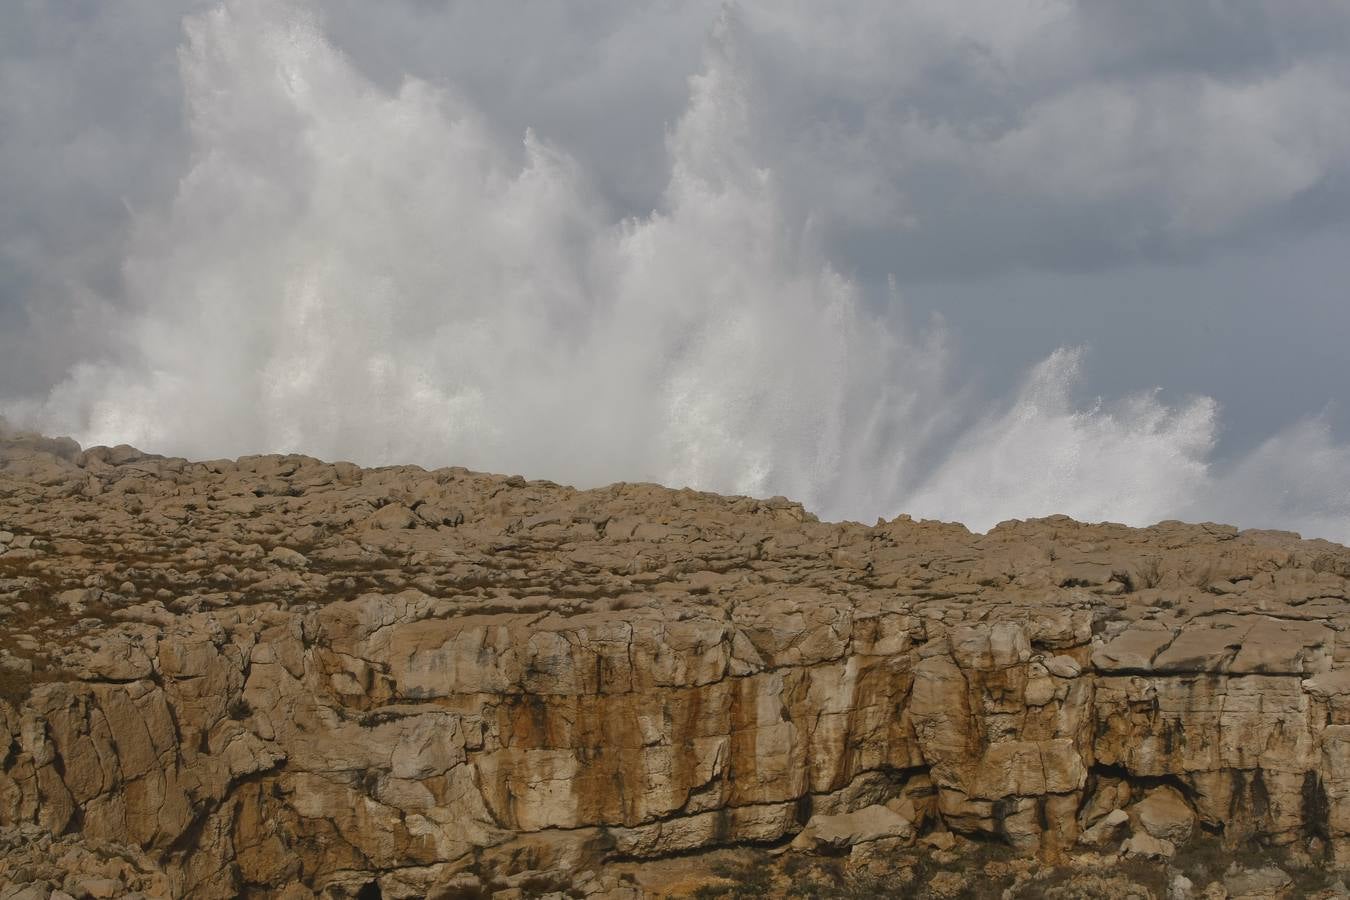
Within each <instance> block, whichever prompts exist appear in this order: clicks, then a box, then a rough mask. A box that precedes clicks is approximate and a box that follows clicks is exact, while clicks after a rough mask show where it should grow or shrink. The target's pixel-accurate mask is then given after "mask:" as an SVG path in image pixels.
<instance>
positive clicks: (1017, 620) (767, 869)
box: [0, 434, 1350, 900]
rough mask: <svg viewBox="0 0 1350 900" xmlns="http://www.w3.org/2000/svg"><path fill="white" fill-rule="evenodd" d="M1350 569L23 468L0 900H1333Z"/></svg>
mask: <svg viewBox="0 0 1350 900" xmlns="http://www.w3.org/2000/svg"><path fill="white" fill-rule="evenodd" d="M1347 623H1350V550H1347V549H1346V548H1345V547H1341V546H1339V545H1336V544H1332V543H1329V542H1326V541H1308V540H1301V539H1299V537H1298V536H1297V535H1293V534H1289V533H1284V532H1259V531H1245V532H1239V531H1238V530H1236V529H1234V528H1231V527H1228V526H1223V525H1213V524H1183V523H1179V522H1164V523H1161V524H1158V525H1155V526H1153V527H1150V528H1142V529H1138V528H1128V527H1125V526H1121V525H1111V524H1104V525H1085V524H1080V523H1077V522H1074V521H1071V520H1069V519H1067V518H1063V517H1052V518H1048V519H1039V520H1033V521H1026V522H1021V521H1014V522H1008V523H1004V524H1002V525H1000V526H998V527H997V528H995V529H993V530H992V531H990V532H989V533H988V534H986V535H980V534H972V533H971V532H969V531H967V530H966V529H965V528H963V527H961V526H960V525H953V524H945V523H938V522H917V521H912V520H911V519H909V518H908V517H905V516H901V517H900V518H898V519H896V520H893V521H889V522H884V521H880V522H877V523H876V524H875V525H873V526H864V525H860V524H856V523H824V522H819V521H817V520H816V518H815V517H814V516H812V515H811V514H810V513H809V512H807V511H806V510H804V509H803V508H802V507H801V506H800V505H799V504H796V503H793V502H791V501H788V500H785V499H783V498H772V499H767V500H764V499H754V498H747V497H724V496H719V495H716V494H708V493H699V492H694V491H688V490H670V489H666V488H662V487H658V486H655V485H649V484H616V485H612V486H609V487H606V488H600V489H596V490H589V491H579V490H575V489H572V488H569V487H564V486H561V485H557V484H553V483H551V482H541V481H526V480H525V479H523V478H520V477H518V476H517V477H502V476H495V475H486V474H481V473H475V472H470V471H467V470H465V469H459V468H453V469H439V470H435V471H426V470H423V469H420V468H417V467H408V466H404V467H392V468H380V469H362V468H359V467H357V466H355V465H352V464H349V463H325V462H321V461H319V460H315V459H310V458H307V457H303V456H260V457H248V458H243V459H239V460H217V461H210V462H189V461H186V460H182V459H167V458H162V457H158V456H153V455H149V454H145V453H141V452H140V451H137V450H135V449H133V448H130V447H115V448H106V447H95V448H91V449H88V450H84V449H81V448H80V447H79V446H77V445H76V444H74V443H73V442H71V441H69V440H62V439H49V438H43V437H37V436H33V435H15V434H9V435H0V900H17V898H24V900H29V898H42V900H49V898H56V900H61V898H64V897H68V896H69V897H101V896H119V897H120V896H144V897H234V896H256V897H275V898H296V900H298V898H304V897H314V896H321V897H331V898H341V897H442V898H457V897H458V898H470V897H496V898H499V900H511V898H523V897H555V898H561V897H599V898H613V900H618V898H638V897H644V896H652V897H658V896H698V897H722V896H725V897H749V896H799V897H822V898H824V897H873V896H896V897H910V896H913V897H934V898H936V897H986V896H987V897H999V898H1017V897H1042V896H1043V897H1064V898H1069V897H1116V896H1119V897H1122V898H1125V897H1138V898H1141V900H1142V898H1145V897H1153V898H1160V900H1161V898H1168V900H1173V898H1180V897H1197V898H1199V897H1216V898H1217V897H1234V898H1236V897H1305V896H1316V897H1339V896H1350V894H1348V893H1347V892H1346V890H1345V887H1344V884H1343V883H1342V882H1341V880H1340V876H1339V872H1340V868H1341V867H1342V866H1346V865H1350V639H1342V638H1341V637H1340V635H1341V634H1342V633H1343V632H1344V630H1345V626H1346V624H1347Z"/></svg>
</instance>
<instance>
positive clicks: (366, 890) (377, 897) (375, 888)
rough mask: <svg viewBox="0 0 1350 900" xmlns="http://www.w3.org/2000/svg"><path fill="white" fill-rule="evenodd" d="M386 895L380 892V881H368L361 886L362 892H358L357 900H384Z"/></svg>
mask: <svg viewBox="0 0 1350 900" xmlns="http://www.w3.org/2000/svg"><path fill="white" fill-rule="evenodd" d="M383 898H384V894H383V893H382V892H381V891H380V883H379V882H378V881H367V882H366V883H365V884H363V885H362V886H361V890H359V891H357V892H356V900H383Z"/></svg>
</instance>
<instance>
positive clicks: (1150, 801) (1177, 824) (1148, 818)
mask: <svg viewBox="0 0 1350 900" xmlns="http://www.w3.org/2000/svg"><path fill="white" fill-rule="evenodd" d="M1130 812H1131V814H1132V818H1133V819H1134V820H1135V821H1137V822H1138V823H1139V826H1140V827H1141V828H1143V829H1144V831H1146V832H1147V833H1149V834H1151V835H1152V836H1153V837H1155V838H1163V839H1165V840H1169V841H1171V842H1172V843H1173V844H1184V843H1186V841H1188V840H1189V839H1190V837H1191V831H1192V830H1193V829H1194V828H1195V812H1194V811H1193V810H1192V809H1191V807H1190V804H1189V803H1187V802H1186V798H1185V797H1183V796H1182V795H1181V792H1180V791H1178V790H1177V789H1176V788H1174V787H1171V786H1169V785H1162V786H1160V787H1156V788H1153V789H1151V790H1149V791H1148V793H1146V794H1145V795H1144V799H1142V800H1140V801H1139V802H1138V803H1136V804H1135V805H1134V806H1133V807H1131V809H1130Z"/></svg>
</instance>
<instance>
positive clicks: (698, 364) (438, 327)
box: [7, 0, 1350, 537]
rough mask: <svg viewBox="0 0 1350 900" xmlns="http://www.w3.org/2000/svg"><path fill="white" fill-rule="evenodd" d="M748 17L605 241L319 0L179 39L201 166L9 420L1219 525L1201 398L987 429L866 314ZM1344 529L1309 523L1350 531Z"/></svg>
mask: <svg viewBox="0 0 1350 900" xmlns="http://www.w3.org/2000/svg"><path fill="white" fill-rule="evenodd" d="M737 29H738V25H737V21H736V19H735V16H734V15H733V14H732V13H729V12H728V13H724V14H723V16H722V18H721V19H720V20H719V22H718V24H717V26H716V27H715V29H714V31H713V34H712V36H711V38H710V40H709V44H708V50H707V52H706V55H705V59H704V65H703V68H702V71H701V72H700V73H699V74H697V75H696V76H694V77H693V78H691V79H690V85H689V87H690V91H689V102H688V106H687V108H686V110H685V112H684V114H683V115H682V117H681V118H680V119H679V120H678V122H676V123H675V124H674V125H673V127H672V128H671V130H670V133H669V135H668V139H667V152H668V159H667V160H666V161H665V162H666V164H667V165H668V167H669V173H670V174H669V181H668V184H667V186H666V189H665V192H664V196H663V198H662V202H661V204H660V206H659V208H658V209H657V210H656V211H654V212H652V213H651V214H650V215H648V216H645V217H642V218H637V219H628V220H623V221H619V222H615V221H613V219H612V217H610V216H609V215H607V211H606V210H605V208H604V206H603V204H602V203H601V202H600V201H599V200H598V199H597V197H596V194H595V193H594V192H593V191H592V190H591V189H590V187H589V185H588V183H587V179H586V173H584V172H582V171H581V170H580V169H579V167H578V165H577V164H576V163H575V162H574V161H573V160H572V158H571V157H570V156H569V155H568V154H567V153H566V152H564V151H563V150H562V149H560V148H558V147H555V146H553V145H552V144H550V143H549V142H548V141H547V140H546V139H544V138H543V137H541V136H538V135H536V134H533V133H526V134H525V135H524V139H523V141H516V140H510V139H505V138H503V136H502V135H500V134H499V133H498V132H497V131H496V130H495V129H494V128H493V127H492V125H491V124H490V123H489V122H488V121H487V120H486V119H485V118H484V116H483V115H481V114H480V112H479V111H477V110H475V109H474V108H473V107H472V105H471V104H469V103H468V102H467V101H466V100H464V99H463V98H462V97H460V96H458V95H457V94H456V93H455V92H454V91H453V90H450V89H441V88H434V87H432V86H431V85H429V84H427V83H425V82H423V81H420V80H418V79H415V78H406V79H405V80H404V81H403V82H402V83H401V84H400V85H399V86H398V87H397V88H396V89H393V90H386V89H383V88H381V87H379V86H378V85H376V84H375V83H373V82H372V81H370V80H369V79H368V78H366V77H365V76H364V75H363V74H362V73H361V72H360V71H358V70H357V69H356V68H355V67H354V66H353V65H352V64H351V63H350V61H349V60H347V59H346V58H345V57H344V56H343V54H342V53H340V52H339V51H338V50H336V49H335V48H334V47H333V46H332V45H331V44H330V43H329V42H328V41H327V40H326V38H325V37H324V34H323V31H322V28H321V23H320V21H319V19H318V17H317V16H316V15H315V14H314V12H313V10H312V9H311V8H310V7H308V6H306V5H297V4H291V3H270V2H269V3H263V2H257V0H238V2H226V3H223V4H221V5H220V6H218V7H216V8H214V9H212V10H210V11H208V12H206V13H203V14H200V15H196V16H192V17H189V18H188V19H187V20H186V27H185V43H184V45H183V47H182V50H181V53H180V69H181V74H182V80H183V88H184V98H185V107H186V110H187V119H188V127H189V131H190V136H191V142H192V153H191V161H190V165H189V168H188V170H187V171H186V173H185V174H184V175H183V177H182V179H181V181H180V184H179V188H178V192H177V195H176V197H175V198H174V200H173V203H172V204H171V206H170V207H169V208H167V209H164V210H158V211H154V212H152V213H149V214H145V215H143V216H142V218H141V219H140V220H139V221H138V223H137V229H136V238H135V241H134V246H133V248H132V250H131V252H130V255H129V257H128V259H127V262H126V265H125V277H126V283H127V287H128V293H129V294H130V295H131V296H133V297H134V298H135V299H136V303H137V306H136V309H135V312H134V314H133V315H132V316H131V317H130V319H129V321H128V324H127V326H126V327H125V329H124V330H123V331H122V332H121V333H119V334H116V335H114V336H112V341H113V344H112V346H111V347H110V352H109V354H108V358H107V359H105V360H102V361H90V362H88V363H85V364H83V365H81V366H79V367H77V368H76V369H75V370H74V371H73V372H72V373H71V375H70V377H69V378H68V379H67V380H66V381H65V382H64V383H63V384H61V385H60V386H58V387H57V388H56V389H55V390H54V391H53V392H52V393H51V394H50V396H48V397H46V398H41V399H39V400H30V401H28V402H24V403H11V404H9V405H8V406H7V410H8V412H9V413H10V414H11V415H13V416H15V417H16V418H21V419H23V420H24V421H26V422H31V423H34V424H37V425H38V426H40V427H42V428H44V429H45V430H47V431H61V432H67V433H72V434H75V435H76V436H77V437H78V438H79V439H80V440H81V441H83V442H103V443H116V442H123V441H125V442H130V443H135V444H138V445H141V446H144V447H147V448H150V449H154V450H157V451H160V452H171V453H179V454H185V455H191V456H198V457H216V456H221V455H223V454H237V453H246V452H259V451H291V450H298V451H303V452H307V453H311V454H315V455H319V456H323V457H328V458H350V459H354V460H356V461H358V462H362V463H366V464H378V463H393V462H418V463H422V464H426V465H430V466H435V465H447V464H458V465H466V466H470V467H474V468H479V469H486V470H491V471H499V472H519V473H526V474H528V475H530V476H533V477H548V478H553V479H557V480H563V481H570V482H574V483H578V484H582V485H594V484H601V483H605V482H609V481H614V480H620V479H623V480H653V481H659V482H663V483H667V484H673V485H691V486H695V487H699V488H704V489H711V490H718V491H724V492H738V493H752V494H759V495H767V494H779V493H781V494H787V495H790V496H793V497H795V498H797V499H800V500H803V501H804V502H805V503H806V504H807V505H808V506H809V507H810V508H812V509H814V510H815V511H817V512H819V513H821V514H822V515H825V516H828V517H832V518H837V517H849V518H857V519H862V520H870V519H872V518H874V517H876V516H878V515H881V516H892V515H894V514H896V513H898V512H901V511H908V512H912V513H914V514H917V515H931V516H943V517H947V518H955V519H960V520H963V521H965V522H967V523H968V524H970V525H971V526H972V527H976V528H987V527H988V526H990V525H992V524H993V523H994V522H996V521H998V520H999V519H1001V518H1006V517H1010V516H1029V515H1041V514H1049V513H1055V512H1064V513H1069V514H1072V515H1075V516H1078V517H1081V518H1087V519H1101V518H1115V519H1123V520H1125V521H1130V522H1133V523H1144V522H1148V521H1152V520H1155V519H1157V518H1162V517H1164V516H1166V515H1172V514H1183V513H1195V512H1196V511H1199V510H1204V509H1206V508H1207V507H1206V504H1207V503H1208V502H1209V499H1211V498H1212V497H1213V496H1214V490H1215V484H1216V482H1215V480H1214V478H1213V476H1212V475H1211V473H1210V466H1209V463H1208V455H1209V453H1210V450H1211V448H1212V446H1213V444H1214V437H1215V428H1216V424H1215V417H1216V409H1215V405H1214V404H1213V402H1212V401H1209V400H1206V399H1203V398H1202V399H1198V400H1194V401H1190V402H1188V403H1186V404H1184V405H1182V406H1180V407H1176V408H1172V407H1168V406H1167V405H1165V404H1163V403H1162V402H1161V401H1160V400H1159V398H1158V397H1157V396H1156V395H1153V394H1145V395H1141V396H1138V397H1134V398H1130V399H1128V400H1126V401H1124V402H1121V403H1117V404H1102V403H1097V404H1093V405H1091V406H1089V407H1087V408H1086V409H1077V408H1076V407H1075V406H1074V404H1073V403H1072V401H1071V389H1072V387H1073V385H1074V383H1075V381H1076V379H1077V372H1078V366H1079V358H1080V354H1079V352H1078V351H1070V350H1065V351H1060V352H1059V353H1057V354H1055V355H1054V356H1052V357H1051V358H1050V359H1048V360H1047V361H1046V362H1045V363H1043V364H1042V365H1041V366H1040V367H1038V368H1037V369H1036V370H1035V371H1033V372H1032V373H1031V374H1030V375H1029V376H1028V379H1027V383H1026V385H1025V387H1024V389H1023V390H1022V391H1021V392H1020V393H1019V394H1017V395H1016V396H1014V397H1013V398H1012V399H1011V401H1010V402H1009V403H1008V405H1007V406H1006V407H1003V408H1000V409H995V410H992V411H989V410H984V411H982V410H981V409H979V408H976V407H974V406H973V405H972V402H971V400H970V396H969V394H968V393H967V392H965V391H963V390H961V380H960V379H959V378H958V373H957V372H956V371H954V370H955V366H954V365H953V364H952V361H951V360H950V358H949V354H948V352H947V350H946V336H945V335H944V334H943V332H942V329H941V328H940V327H938V326H937V325H933V326H930V327H929V328H927V329H923V330H920V331H915V330H914V329H913V328H911V327H908V326H907V325H906V323H905V321H904V319H903V317H902V315H901V313H900V312H899V304H898V303H893V304H892V305H891V307H890V310H889V311H888V312H886V313H878V312H876V311H874V310H871V309H868V308H867V307H866V306H865V304H864V303H863V302H862V299H861V295H860V291H859V288H858V286H857V285H856V284H855V283H854V282H853V281H852V280H851V279H850V278H848V277H846V276H845V275H843V274H841V273H840V272H838V271H836V270H835V269H834V268H833V267H832V266H831V265H830V264H829V261H828V259H827V258H826V256H825V254H824V253H823V252H822V250H821V247H820V245H819V242H818V241H817V240H816V239H815V237H814V235H813V232H812V229H811V227H810V220H809V217H806V218H804V217H803V216H801V215H799V214H798V215H794V214H793V213H792V212H791V211H790V207H791V204H788V203H786V202H784V199H783V193H782V189H783V185H781V184H780V183H779V182H778V180H777V176H776V175H775V173H774V171H773V170H772V169H770V168H768V167H766V166H765V165H763V163H762V162H761V161H760V160H759V159H757V158H756V155H755V153H754V152H753V150H752V146H753V143H754V142H753V140H752V137H753V125H752V115H751V113H752V108H751V96H752V89H753V84H752V78H753V71H752V67H750V66H748V65H746V64H745V62H744V61H743V60H741V59H740V58H739V56H738V34H737ZM1291 440H1306V436H1304V437H1299V436H1298V435H1295V436H1293V437H1292V438H1291ZM1337 452H1341V451H1340V450H1339V449H1338V448H1335V447H1334V446H1333V447H1331V448H1329V450H1328V453H1329V454H1331V455H1332V456H1334V455H1335V453H1337ZM1324 455H1326V454H1324ZM934 460H937V463H936V464H934V463H933V461H934ZM1252 466H1254V467H1256V470H1257V471H1259V472H1266V471H1268V469H1269V466H1268V465H1265V464H1263V463H1262V462H1261V461H1260V460H1259V459H1258V460H1255V461H1253V462H1252ZM1297 474H1298V473H1294V475H1295V476H1296V477H1297ZM1240 477H1248V478H1250V477H1258V476H1257V475H1253V474H1251V473H1248V474H1246V475H1242V476H1240ZM1343 483H1344V482H1343ZM1344 508H1350V501H1346V503H1345V507H1344ZM1335 509H1343V508H1342V507H1335V508H1334V509H1333V510H1332V512H1331V513H1330V514H1326V513H1322V514H1319V517H1318V518H1316V519H1315V520H1314V521H1315V522H1316V523H1317V524H1318V526H1319V527H1322V526H1325V527H1327V528H1328V529H1330V530H1329V531H1328V532H1326V533H1327V534H1328V536H1340V537H1350V526H1346V527H1345V528H1344V529H1343V530H1344V532H1345V533H1343V534H1336V533H1334V532H1335V531H1336V523H1335ZM1288 521H1292V522H1294V523H1296V522H1297V521H1298V520H1297V517H1296V516H1295V518H1294V519H1292V520H1288ZM1346 521H1350V516H1346Z"/></svg>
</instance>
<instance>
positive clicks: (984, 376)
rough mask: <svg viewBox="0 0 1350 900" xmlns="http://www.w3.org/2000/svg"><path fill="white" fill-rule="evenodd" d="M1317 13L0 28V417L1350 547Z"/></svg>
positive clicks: (1332, 43) (829, 11)
mask: <svg viewBox="0 0 1350 900" xmlns="http://www.w3.org/2000/svg"><path fill="white" fill-rule="evenodd" d="M1347 51H1350V5H1348V4H1346V3H1344V2H1341V0H1265V2H1257V0H1205V2H1194V3H1186V4H1178V3H1174V2H1171V0H1082V2H1069V0H964V2H960V3H952V2H949V0H887V2H867V0H855V2H849V3H833V2H824V0H812V2H784V0H774V2H768V0H739V2H735V3H722V2H700V0H682V2H674V0H671V2H656V0H650V2H648V0H623V2H618V0H615V2H609V0H590V2H578V3H572V4H556V3H544V2H528V0H512V2H505V0H504V2H496V3H491V4H483V3H470V2H447V3H431V2H425V0H388V2H382V3H379V4H372V3H368V2H363V0H328V2H323V3H318V2H301V0H266V2H264V0H225V2H217V0H211V2H186V0H185V2H177V3H175V2H163V0H126V2H120V3H117V4H108V3H102V2H97V0H59V2H38V0H25V2H21V3H19V4H16V7H15V8H14V9H11V10H7V13H6V26H5V28H4V29H3V31H0V200H3V202H2V203H0V415H3V416H4V417H5V418H7V419H8V420H10V421H11V422H13V423H16V424H19V425H23V426H25V427H33V428H37V429H40V430H42V431H45V432H48V433H61V434H70V435H73V436H74V437H76V438H77V439H78V440H80V441H81V442H83V443H86V444H89V443H109V444H113V443H120V442H127V443H132V444H135V445H137V446H141V447H143V448H145V449H148V450H153V451H158V452H164V453H172V454H182V455H189V456H193V457H220V456H227V455H237V454H242V453H249V452H273V451H300V452H306V453H311V454H314V455H318V456H322V457H325V458H346V459H352V460H354V461H357V462H360V463H363V464H385V463H395V462H415V463H419V464H422V465H427V466H438V465H466V466H470V467H473V468H477V469H483V470H488V471H497V472H512V473H521V474H525V475H527V476H529V477H541V478H551V479H554V480H558V481H564V482H569V483H574V484H578V485H580V486H594V485H600V484H605V483H609V482H612V481H618V480H628V481H636V480H650V481H658V482H661V483H665V484H670V485H674V486H683V485H689V486H693V487H697V488H702V489H709V490H718V491H723V492H734V493H749V494H755V495H772V494H784V495H788V496H791V497H794V498H796V499H800V500H802V501H803V502H805V503H806V504H807V505H808V507H810V508H811V509H813V510H815V511H817V512H818V513H820V514H821V515H823V516H826V517H828V518H832V519H838V518H849V519H856V520H860V521H872V520H873V519H875V518H876V517H886V518H890V517H893V516H895V515H897V514H899V513H902V512H906V513H910V514H913V515H915V516H924V517H932V518H943V519H955V520H959V521H963V522H965V523H967V524H968V525H969V526H970V527H972V528H974V529H977V530H983V529H987V528H989V527H991V526H992V525H993V524H995V523H997V522H998V521H1001V520H1003V519H1007V518H1013V517H1017V518H1025V517H1029V516H1037V515H1047V514H1051V513H1067V514H1070V515H1073V516H1075V517H1077V518H1082V519H1087V520H1092V521H1099V520H1110V521H1123V522H1127V523H1129V524H1136V525H1142V524H1149V523H1151V522H1154V521H1158V520H1161V519H1165V518H1184V519H1189V520H1215V521H1227V522H1233V523H1235V524H1238V525H1240V526H1244V527H1273V528H1285V529H1292V530H1297V531H1300V532H1302V533H1304V534H1305V535H1308V536H1316V537H1326V538H1331V539H1337V540H1340V541H1347V542H1350V411H1348V410H1347V406H1346V404H1347V401H1350V361H1348V360H1350V357H1348V356H1347V353H1346V349H1345V348H1346V345H1347V338H1350V303H1348V302H1347V299H1350V298H1347V296H1346V289H1345V287H1344V286H1345V285H1347V284H1350V253H1347V250H1350V52H1347Z"/></svg>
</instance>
